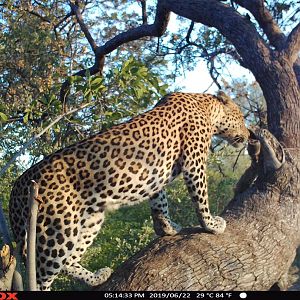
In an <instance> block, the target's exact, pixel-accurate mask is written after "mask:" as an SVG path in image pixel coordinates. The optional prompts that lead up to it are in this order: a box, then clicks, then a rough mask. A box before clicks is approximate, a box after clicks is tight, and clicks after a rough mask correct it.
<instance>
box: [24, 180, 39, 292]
mask: <svg viewBox="0 0 300 300" xmlns="http://www.w3.org/2000/svg"><path fill="white" fill-rule="evenodd" d="M31 182H32V185H31V187H30V197H29V199H28V207H29V215H28V224H27V258H26V271H27V272H26V274H27V282H28V290H29V291H36V290H37V286H36V257H35V252H36V223H37V213H38V206H39V202H38V199H39V185H38V184H37V183H36V182H35V181H34V180H31Z"/></svg>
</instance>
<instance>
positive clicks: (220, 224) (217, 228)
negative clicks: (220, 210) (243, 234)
mask: <svg viewBox="0 0 300 300" xmlns="http://www.w3.org/2000/svg"><path fill="white" fill-rule="evenodd" d="M225 228H226V221H225V220H224V219H223V218H221V217H212V219H211V220H210V221H209V222H208V223H207V224H206V226H205V229H206V230H207V231H208V232H211V233H213V234H221V233H223V232H224V231H225Z"/></svg>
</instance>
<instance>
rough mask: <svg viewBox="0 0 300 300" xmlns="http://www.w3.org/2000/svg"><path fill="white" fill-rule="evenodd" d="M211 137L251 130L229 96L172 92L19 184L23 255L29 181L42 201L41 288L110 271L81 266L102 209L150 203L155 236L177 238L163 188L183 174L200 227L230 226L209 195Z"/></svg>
mask: <svg viewBox="0 0 300 300" xmlns="http://www.w3.org/2000/svg"><path fill="white" fill-rule="evenodd" d="M213 136H219V137H221V138H223V139H224V140H226V141H227V142H228V143H229V144H231V145H233V146H234V147H240V146H241V145H243V144H244V143H246V142H247V139H248V138H249V131H248V129H247V127H246V125H245V120H244V117H243V114H242V112H241V110H240V108H239V107H238V105H237V104H236V103H235V102H234V101H233V100H232V99H231V98H230V97H224V95H222V94H220V95H219V97H218V95H217V96H215V95H212V94H201V93H181V92H176V93H170V94H168V95H166V96H164V97H163V98H162V99H161V100H160V101H158V103H157V104H156V105H155V106H154V107H153V108H152V109H150V110H149V111H146V112H144V113H141V114H140V115H137V116H136V117H134V118H132V119H130V120H127V121H125V122H123V123H120V124H117V125H114V126H112V127H111V128H109V129H106V130H104V131H101V132H99V133H97V134H95V135H93V136H90V137H88V138H86V139H84V140H81V141H78V142H77V143H74V144H72V145H70V146H67V147H66V148H63V149H61V150H58V151H56V152H54V153H53V154H51V155H49V156H47V157H45V158H44V159H42V160H41V161H40V162H38V163H37V164H35V165H33V166H32V167H30V168H29V169H28V170H27V171H25V172H24V173H23V174H22V175H21V176H20V177H19V178H18V179H17V180H16V182H15V183H14V186H13V188H12V191H11V197H10V202H9V217H10V223H11V227H12V231H13V234H14V237H15V240H16V242H17V243H19V244H20V248H21V252H22V255H23V256H25V257H26V237H27V231H26V224H27V220H28V215H29V208H28V198H29V196H30V189H31V185H32V181H35V182H36V183H38V186H39V191H38V194H39V200H40V201H41V202H42V204H41V206H40V209H39V211H38V215H37V226H36V266H37V268H36V269H37V285H38V289H39V290H50V288H51V284H52V283H53V281H54V279H55V278H56V277H57V276H58V274H60V273H63V274H67V275H71V276H73V277H74V278H75V279H78V280H81V281H83V282H85V283H87V284H88V285H90V286H97V285H100V284H102V283H104V282H105V281H106V280H107V279H108V278H109V277H110V275H111V273H112V270H111V269H110V268H108V267H103V268H101V269H100V270H98V271H96V272H94V273H93V272H90V271H88V270H87V269H85V268H84V267H83V266H81V264H80V260H81V258H82V256H83V254H84V253H85V252H86V250H87V248H88V247H89V246H90V245H91V244H92V242H93V240H94V238H95V237H96V236H97V234H98V233H99V231H100V229H101V226H102V224H103V222H104V216H105V212H107V211H110V210H115V209H118V208H119V207H122V206H124V205H134V204H137V203H140V202H141V201H144V200H149V203H150V210H151V215H152V219H153V224H154V230H155V233H156V234H157V235H158V236H164V235H175V234H177V233H178V232H179V231H180V230H181V226H180V225H178V224H176V223H175V222H173V221H171V218H170V216H169V205H168V201H167V197H166V193H165V186H166V185H167V184H169V183H170V182H172V181H173V180H174V179H175V178H176V177H177V176H178V175H179V174H182V176H183V178H184V181H185V183H186V186H187V190H188V192H189V194H190V198H191V202H192V203H193V206H194V209H195V211H196V215H197V218H198V220H199V225H200V226H201V227H203V229H204V231H206V232H207V233H209V234H222V233H223V232H224V230H225V228H226V222H225V220H224V219H223V218H221V217H219V216H213V215H212V214H211V212H210V209H209V203H208V192H207V174H206V168H207V157H208V153H209V149H210V145H211V140H212V137H213Z"/></svg>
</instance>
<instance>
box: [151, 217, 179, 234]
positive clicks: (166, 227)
mask: <svg viewBox="0 0 300 300" xmlns="http://www.w3.org/2000/svg"><path fill="white" fill-rule="evenodd" d="M152 218H153V227H154V231H155V233H156V234H157V235H158V236H165V235H175V234H177V233H178V232H179V231H180V230H181V229H182V227H181V226H179V225H177V224H176V223H174V222H172V221H171V220H170V219H168V218H166V217H165V216H164V215H162V214H155V215H152Z"/></svg>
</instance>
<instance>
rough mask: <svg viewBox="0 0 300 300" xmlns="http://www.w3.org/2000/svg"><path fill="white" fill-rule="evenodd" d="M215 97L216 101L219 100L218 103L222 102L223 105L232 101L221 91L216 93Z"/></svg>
mask: <svg viewBox="0 0 300 300" xmlns="http://www.w3.org/2000/svg"><path fill="white" fill-rule="evenodd" d="M216 97H217V98H218V100H220V102H222V103H223V104H225V105H226V104H228V103H229V102H231V101H232V100H231V98H230V97H229V96H228V95H226V94H225V93H224V92H223V91H221V90H220V91H218V94H217V96H216Z"/></svg>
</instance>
